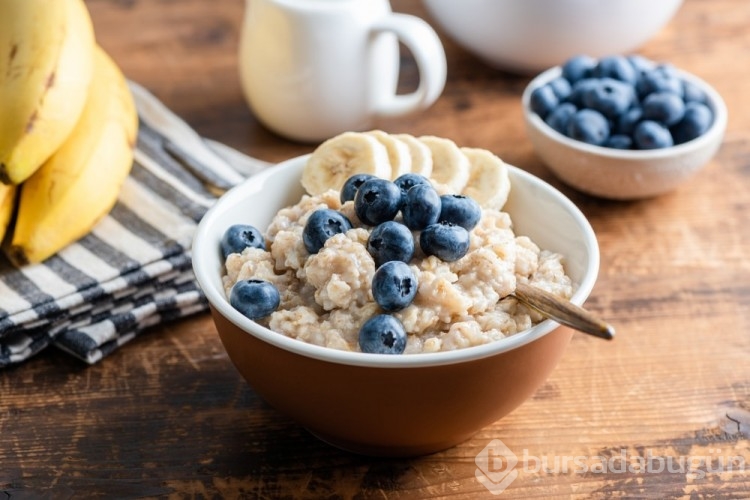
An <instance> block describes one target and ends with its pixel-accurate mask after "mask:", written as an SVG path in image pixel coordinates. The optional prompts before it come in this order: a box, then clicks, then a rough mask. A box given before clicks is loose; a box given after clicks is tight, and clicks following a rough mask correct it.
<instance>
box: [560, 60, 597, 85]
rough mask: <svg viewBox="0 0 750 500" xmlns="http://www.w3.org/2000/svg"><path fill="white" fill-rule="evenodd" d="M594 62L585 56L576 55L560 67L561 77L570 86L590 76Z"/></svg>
mask: <svg viewBox="0 0 750 500" xmlns="http://www.w3.org/2000/svg"><path fill="white" fill-rule="evenodd" d="M594 66H596V60H595V59H594V58H593V57H589V56H586V55H576V56H573V57H571V58H570V59H568V60H567V61H565V63H563V65H562V76H563V77H564V78H565V79H566V80H568V81H569V82H570V83H571V84H574V83H576V82H577V81H579V80H582V79H584V78H588V77H589V76H591V71H592V70H593V69H594Z"/></svg>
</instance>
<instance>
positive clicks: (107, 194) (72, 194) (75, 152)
mask: <svg viewBox="0 0 750 500" xmlns="http://www.w3.org/2000/svg"><path fill="white" fill-rule="evenodd" d="M137 130H138V115H137V112H136V108H135V102H134V100H133V96H132V94H131V93H130V89H129V88H128V86H127V83H126V81H125V78H124V76H123V74H122V72H121V71H120V69H119V67H118V66H117V65H116V64H115V62H114V61H113V60H112V59H111V58H110V57H109V55H107V53H106V52H105V51H104V50H103V49H101V47H98V46H97V47H96V48H95V51H94V74H93V78H92V83H91V87H90V89H89V93H88V97H87V100H86V103H85V105H84V108H83V112H82V114H81V116H80V118H79V120H78V121H77V122H76V124H75V127H74V128H73V131H72V132H71V134H70V135H69V136H68V138H67V139H66V140H65V141H64V142H63V144H62V146H61V147H60V148H59V149H58V150H57V151H55V152H54V153H53V155H52V156H51V157H50V158H49V159H48V160H47V161H46V162H44V164H43V165H42V166H41V167H40V168H39V169H38V170H36V171H35V172H34V174H33V175H32V176H31V177H29V178H28V179H27V180H26V181H25V182H24V183H23V184H22V186H21V187H20V195H19V201H18V210H17V215H16V221H15V228H14V231H13V236H12V239H11V243H10V248H9V250H8V251H7V253H8V255H9V257H10V259H11V260H12V261H13V262H14V263H15V264H16V265H25V264H28V263H35V262H41V261H43V260H45V259H47V258H49V257H50V256H52V255H54V254H55V253H56V252H58V251H60V250H61V249H63V248H64V247H65V246H67V245H69V244H70V243H72V242H74V241H76V240H78V239H79V238H81V237H83V236H84V235H86V234H87V233H88V232H89V231H91V229H92V228H93V227H94V225H95V224H96V223H97V222H98V221H99V220H100V219H101V218H102V217H104V216H105V215H106V214H107V213H108V212H109V211H110V210H111V209H112V207H113V206H114V204H115V202H116V201H117V197H118V195H119V193H120V189H121V187H122V184H123V183H124V181H125V179H126V178H127V176H128V174H129V173H130V170H131V167H132V164H133V148H134V144H135V139H136V134H137Z"/></svg>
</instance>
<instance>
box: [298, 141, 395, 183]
mask: <svg viewBox="0 0 750 500" xmlns="http://www.w3.org/2000/svg"><path fill="white" fill-rule="evenodd" d="M354 174H372V175H375V176H377V177H382V178H384V179H390V178H391V165H390V163H389V161H388V150H387V149H386V147H385V146H383V144H382V143H381V142H380V141H378V140H377V139H376V138H375V137H373V136H372V135H368V134H365V133H363V132H344V133H343V134H339V135H337V136H334V137H332V138H330V139H328V140H327V141H325V142H323V143H322V144H321V145H320V146H318V147H317V148H316V149H315V151H313V153H312V155H311V156H310V159H309V160H307V164H306V165H305V167H304V169H303V170H302V179H301V182H302V187H304V188H305V190H306V191H307V192H308V193H309V194H311V195H317V194H322V193H325V192H326V191H328V190H329V189H336V190H340V189H341V188H342V186H343V185H344V182H346V180H347V179H348V178H349V177H351V176H352V175H354Z"/></svg>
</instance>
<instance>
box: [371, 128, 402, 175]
mask: <svg viewBox="0 0 750 500" xmlns="http://www.w3.org/2000/svg"><path fill="white" fill-rule="evenodd" d="M365 134H368V135H371V136H373V137H374V138H375V139H377V140H378V141H380V143H381V144H382V145H383V146H385V149H386V150H387V151H388V161H389V162H390V163H391V180H393V179H396V178H397V177H399V176H400V175H403V174H408V173H409V172H411V154H409V146H407V145H406V144H405V143H404V142H402V141H400V140H399V139H397V138H396V137H394V136H392V135H391V134H389V133H387V132H383V131H382V130H370V131H369V132H365Z"/></svg>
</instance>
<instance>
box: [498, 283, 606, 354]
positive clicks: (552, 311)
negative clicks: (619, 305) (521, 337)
mask: <svg viewBox="0 0 750 500" xmlns="http://www.w3.org/2000/svg"><path fill="white" fill-rule="evenodd" d="M513 295H515V297H516V298H517V299H518V300H520V301H521V302H523V303H524V304H526V305H527V306H529V307H531V308H533V309H535V310H536V311H538V312H539V313H540V314H542V315H544V316H546V317H548V318H550V319H553V320H555V321H557V322H558V323H560V324H562V325H565V326H569V327H570V328H573V329H575V330H578V331H580V332H583V333H586V334H588V335H593V336H594V337H599V338H600V339H605V340H612V339H613V338H614V336H615V329H614V327H612V325H610V324H608V323H606V322H605V321H603V320H602V319H600V318H597V317H596V316H594V315H593V314H592V313H590V312H589V311H587V310H586V309H584V308H582V307H579V306H577V305H575V304H573V303H571V302H569V301H567V300H564V299H561V298H560V297H557V296H556V295H553V294H551V293H549V292H547V291H545V290H542V289H541V288H538V287H535V286H532V285H529V284H527V283H521V282H518V283H516V291H515V293H514V294H513Z"/></svg>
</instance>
